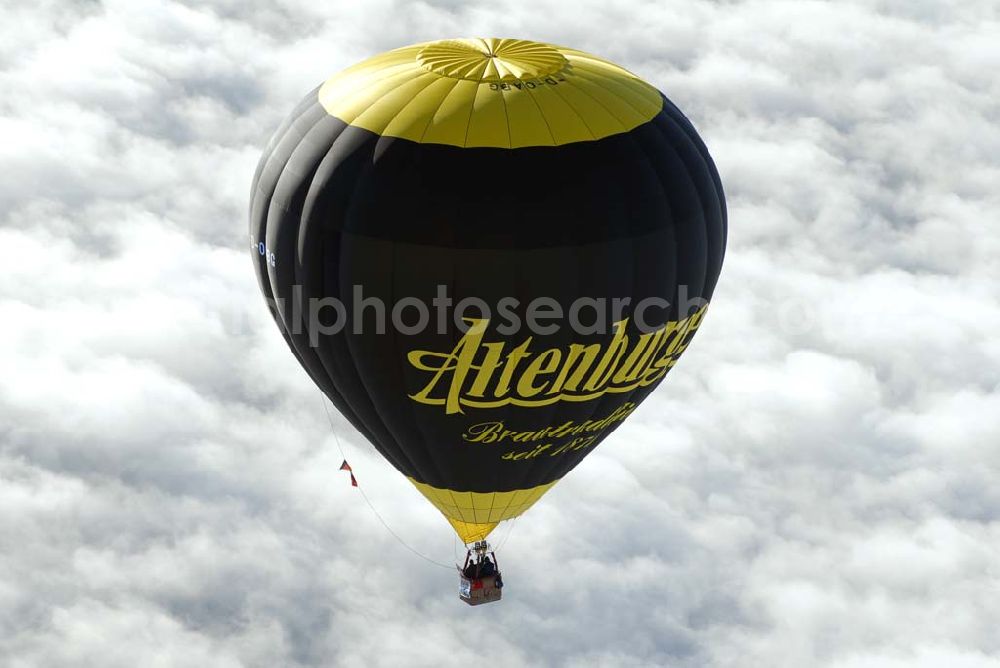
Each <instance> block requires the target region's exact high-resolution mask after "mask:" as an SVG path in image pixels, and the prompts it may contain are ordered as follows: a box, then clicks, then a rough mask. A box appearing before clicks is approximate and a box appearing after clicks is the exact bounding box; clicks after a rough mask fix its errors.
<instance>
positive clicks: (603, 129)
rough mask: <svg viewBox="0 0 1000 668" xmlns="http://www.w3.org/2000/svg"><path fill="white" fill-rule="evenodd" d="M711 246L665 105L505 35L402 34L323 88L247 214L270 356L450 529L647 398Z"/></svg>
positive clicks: (515, 499) (696, 299) (472, 533)
mask: <svg viewBox="0 0 1000 668" xmlns="http://www.w3.org/2000/svg"><path fill="white" fill-rule="evenodd" d="M725 242H726V210H725V201H724V197H723V192H722V187H721V184H720V181H719V176H718V173H717V172H716V169H715V166H714V164H713V162H712V160H711V158H710V157H709V154H708V151H707V150H706V148H705V146H704V144H703V143H702V141H701V139H700V138H699V137H698V134H697V132H695V130H694V128H693V126H692V125H691V123H690V122H689V121H688V120H687V119H686V118H685V117H684V116H683V114H681V112H680V111H679V110H678V109H677V108H676V107H675V106H674V105H673V104H672V103H671V102H670V101H669V100H667V99H666V98H665V97H664V96H663V95H662V94H661V93H660V92H659V91H657V90H656V89H655V88H654V87H652V86H650V85H649V84H647V83H645V82H644V81H642V80H641V79H639V78H638V77H636V76H635V75H633V74H631V73H630V72H628V71H626V70H624V69H622V68H620V67H618V66H616V65H614V64H612V63H609V62H607V61H605V60H602V59H600V58H598V57H596V56H592V55H589V54H586V53H583V52H580V51H576V50H573V49H568V48H563V47H557V46H552V45H548V44H541V43H537V42H529V41H524V40H511V39H468V40H443V41H438V42H430V43H425V44H418V45H414V46H410V47H405V48H401V49H396V50H394V51H390V52H388V53H385V54H382V55H379V56H376V57H374V58H371V59H369V60H367V61H364V62H362V63H360V64H358V65H355V66H354V67H351V68H349V69H347V70H345V71H344V72H341V73H340V74H338V75H336V76H334V77H333V78H331V79H330V80H328V81H326V82H325V83H324V84H322V85H321V86H319V87H318V88H317V89H316V90H314V91H313V92H311V93H310V94H309V95H307V96H306V98H305V99H304V100H303V101H302V102H301V103H300V104H299V106H298V107H297V108H296V109H295V110H294V111H293V112H292V114H291V115H290V116H289V117H288V119H287V120H286V121H285V122H284V124H283V125H282V126H281V128H280V129H279V130H278V132H277V133H276V134H275V135H274V137H273V138H272V140H271V142H270V143H269V145H268V147H267V149H266V150H265V152H264V155H263V157H262V158H261V160H260V164H259V166H258V169H257V173H256V175H255V177H254V181H253V195H252V204H251V211H250V243H251V247H252V253H253V256H254V259H255V266H256V271H257V277H258V279H259V283H260V287H261V290H262V292H263V294H264V296H265V298H266V300H267V301H268V304H269V305H270V307H271V311H272V313H273V315H274V318H275V321H276V322H277V324H278V327H279V328H280V330H281V332H282V334H283V335H284V336H285V339H286V340H287V342H288V345H289V347H290V348H291V350H292V352H293V353H294V354H295V356H296V357H297V359H298V360H299V362H300V363H301V364H302V366H303V367H304V368H305V370H306V371H307V372H308V373H309V375H310V377H311V378H312V380H313V381H314V382H315V383H316V384H317V385H318V386H319V387H320V388H321V389H322V391H323V392H324V393H325V394H326V395H327V396H328V397H329V398H330V400H331V401H332V402H333V403H334V404H335V405H336V407H337V408H338V409H339V410H340V411H341V413H343V414H344V416H345V417H346V418H347V419H348V420H349V421H350V422H351V423H352V424H353V425H354V426H355V427H356V428H357V429H358V430H359V431H360V432H361V433H362V434H364V435H365V437H367V438H368V439H369V440H370V441H371V442H372V444H373V445H374V446H375V448H376V449H377V450H378V451H379V452H380V453H381V454H382V455H383V456H384V457H385V458H386V459H387V460H388V461H389V462H390V463H391V464H392V465H393V466H394V467H396V468H397V469H398V470H399V471H400V472H402V473H403V474H404V475H405V476H407V477H408V478H409V479H410V481H411V482H413V484H414V485H416V487H417V489H419V490H420V491H421V492H422V493H423V494H424V496H426V497H427V499H429V500H430V501H431V503H433V504H434V505H435V506H436V507H437V508H438V509H439V510H440V511H441V512H442V513H443V514H444V515H445V517H446V518H447V519H448V520H449V521H450V522H451V524H452V526H453V527H454V528H455V530H456V531H457V532H458V534H459V536H461V538H462V539H463V541H465V542H471V541H474V540H479V539H482V538H485V536H486V535H487V534H488V533H489V532H490V531H491V530H492V529H493V527H494V526H496V524H497V523H498V522H500V521H502V520H505V519H510V518H512V517H515V516H517V515H519V514H521V513H523V512H524V511H525V510H527V509H528V508H529V507H530V506H531V505H532V504H534V503H535V502H536V501H537V500H538V499H539V497H541V495H542V494H544V493H545V492H546V491H547V490H548V489H550V488H551V486H552V485H553V484H555V483H556V482H557V481H558V480H559V479H560V478H562V477H563V476H564V475H566V474H567V473H568V472H569V471H570V470H571V469H573V467H575V466H576V465H577V464H578V463H579V462H580V461H581V460H582V459H583V458H584V457H585V456H586V455H587V454H588V453H590V452H592V451H593V450H594V448H595V447H596V446H597V445H598V444H599V443H600V442H601V441H602V440H603V439H604V438H606V437H607V436H608V434H610V433H611V432H612V431H613V430H614V429H615V428H616V427H618V426H619V425H620V424H622V421H623V420H625V419H626V418H627V417H628V416H629V414H631V413H632V412H633V411H634V410H635V407H636V406H637V405H638V404H639V403H640V402H642V400H643V399H644V398H645V397H646V396H648V395H649V393H650V392H652V391H653V389H654V388H655V387H656V386H657V384H658V383H659V382H660V381H661V380H662V379H663V377H664V376H665V375H666V374H667V373H668V372H669V371H670V369H671V368H672V367H673V366H674V364H675V363H676V361H677V359H678V358H679V357H680V355H681V354H682V353H683V352H684V350H685V349H686V347H687V346H688V344H689V342H690V340H691V338H692V337H693V336H694V334H695V332H696V331H697V329H698V328H699V326H700V325H701V323H702V321H703V318H704V315H705V309H706V308H707V305H708V302H709V300H710V299H711V297H712V293H713V290H714V288H715V284H716V281H717V279H718V275H719V271H720V269H721V266H722V259H723V254H724V249H725ZM559 316H561V317H559Z"/></svg>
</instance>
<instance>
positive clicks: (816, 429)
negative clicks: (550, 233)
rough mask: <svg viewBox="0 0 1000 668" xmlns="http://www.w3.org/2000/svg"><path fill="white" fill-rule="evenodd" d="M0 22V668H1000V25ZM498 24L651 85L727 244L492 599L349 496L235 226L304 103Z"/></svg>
mask: <svg viewBox="0 0 1000 668" xmlns="http://www.w3.org/2000/svg"><path fill="white" fill-rule="evenodd" d="M362 4H363V5H364V7H363V8H361V5H362ZM328 5H334V6H328ZM2 11H3V20H2V21H0V90H3V95H2V97H0V175H2V179H0V263H2V266H0V321H2V323H3V326H2V327H0V656H2V657H4V659H3V664H4V666H5V667H6V666H10V667H11V668H22V667H28V666H70V665H72V666H101V667H104V666H108V667H115V668H116V667H119V666H121V667H123V668H124V667H128V668H134V667H135V666H153V667H167V666H182V667H187V666H213V667H221V668H228V667H231V666H233V667H235V666H247V667H250V666H253V667H256V666H262V667H263V666H267V667H273V666H291V667H298V666H335V665H336V666H340V665H342V666H381V665H384V666H400V665H413V666H432V665H433V666H451V665H460V664H467V663H468V662H470V661H479V660H485V661H489V662H490V663H491V664H492V665H501V666H508V665H509V666H550V665H551V666H648V665H670V666H692V667H695V666H697V667H713V666H727V667H728V666H741V667H742V666H767V667H774V666H795V667H802V666H830V667H836V668H873V667H879V668H881V667H887V668H895V667H900V668H902V667H906V668H914V667H916V668H925V667H926V668H937V667H940V666H948V667H955V668H981V667H986V666H1000V634H998V633H997V631H996V626H997V621H998V620H1000V559H998V550H1000V522H998V519H1000V486H998V480H1000V477H998V474H1000V470H998V469H1000V448H998V444H1000V386H998V379H1000V373H998V372H1000V334H998V332H1000V225H998V222H1000V220H998V212H1000V189H998V188H997V184H998V183H1000V163H998V156H1000V78H998V77H997V76H996V73H997V71H1000V23H998V14H1000V10H998V8H997V6H996V4H995V3H992V2H989V1H982V2H975V1H972V0H969V1H965V2H926V1H916V2H914V1H910V0H905V1H904V0H898V1H894V0H884V1H882V2H859V3H849V2H838V3H820V2H802V1H796V2H746V3H731V2H698V1H693V0H685V1H684V2H679V1H677V2H674V1H672V0H670V1H667V0H659V1H657V2H648V3H644V2H636V1H623V2H614V3H609V2H606V1H602V2H591V1H584V2H574V3H569V2H567V1H566V0H561V1H556V0H531V1H530V2H528V1H525V2H516V3H508V4H507V5H506V6H502V5H501V4H500V3H486V2H457V1H453V2H441V3H432V2H410V3H404V2H399V3H394V2H388V1H377V0H376V1H373V2H367V3H316V2H305V1H303V0H293V1H290V2H285V3H282V4H280V5H274V4H270V3H264V2H242V1H240V2H238V1H236V0H218V1H216V2H209V3H194V2H190V3H177V2H155V1H150V0H118V1H114V2H106V3H102V4H98V3H93V2H80V3H75V4H73V3H69V2H65V1H62V2H41V3H39V2H36V1H32V2H28V1H21V0H13V1H12V0H6V1H5V2H4V4H3V10H2ZM491 35H495V36H511V37H522V38H528V39H540V40H544V41H551V42H555V43H560V44H566V45H570V46H573V47H575V48H580V49H584V50H589V51H593V52H595V53H597V54H600V55H602V56H604V57H607V58H609V59H612V60H615V61H618V62H620V63H621V64H623V65H625V66H626V67H628V68H629V69H631V70H633V71H634V72H636V73H638V74H640V75H641V76H643V77H644V78H646V79H647V80H649V81H650V82H651V83H653V84H655V85H656V86H658V87H659V88H660V89H662V90H663V91H664V92H665V93H666V94H667V95H668V96H669V97H670V98H671V99H672V100H673V101H674V102H676V103H677V104H678V105H679V106H680V107H681V108H682V109H683V110H684V111H685V112H686V113H687V114H688V115H689V117H690V118H691V119H692V120H693V121H694V123H695V124H696V126H697V127H698V128H699V130H700V132H701V134H702V136H703V138H704V139H705V141H706V143H707V144H708V146H709V148H710V149H711V151H712V154H713V156H714V158H715V160H716V163H717V164H718V167H719V170H720V172H721V174H722V177H723V181H724V183H725V186H726V191H727V195H728V201H729V209H730V237H729V239H730V241H729V249H728V253H727V258H726V265H725V267H724V269H723V274H722V279H721V282H720V284H719V287H718V290H717V292H716V298H715V300H714V302H713V307H712V312H711V314H710V315H709V317H708V318H707V319H706V323H705V325H704V327H702V331H701V333H700V334H699V336H698V338H697V340H696V342H695V343H694V345H693V346H692V347H691V349H690V350H689V351H688V352H687V353H686V354H685V357H684V360H683V361H682V362H681V363H680V364H679V365H678V367H677V369H676V370H675V372H674V373H672V374H671V375H670V377H669V378H668V379H667V381H666V382H665V383H664V384H663V385H662V386H661V387H660V389H659V390H658V391H657V392H656V393H655V395H654V396H652V397H651V398H650V399H649V400H648V401H647V402H646V403H645V404H643V406H642V407H641V408H640V410H639V411H638V412H637V413H636V414H635V415H634V416H633V417H632V419H631V420H630V421H629V422H627V423H626V425H625V426H623V427H622V428H621V429H619V430H618V431H617V432H615V434H614V435H613V436H612V437H611V438H609V439H608V440H607V441H606V442H605V444H604V445H602V446H601V447H600V448H599V449H598V450H597V451H596V452H595V453H594V454H593V455H592V456H590V457H589V458H588V459H587V460H586V461H585V462H584V463H583V464H582V465H581V466H580V467H579V468H578V469H577V470H576V471H574V473H573V475H571V476H569V477H568V478H567V479H566V480H564V481H563V482H562V483H560V484H559V485H558V486H557V487H556V488H555V490H554V491H552V492H551V493H550V494H548V495H547V496H546V498H545V499H544V500H543V501H542V502H541V503H539V504H538V505H537V506H536V507H535V508H534V509H532V511H531V512H530V513H529V514H528V515H526V516H525V517H523V518H521V519H520V520H518V521H517V522H516V524H514V526H513V530H512V532H511V533H510V534H509V539H508V540H507V542H506V544H505V545H504V549H503V551H502V553H501V565H502V566H503V568H504V574H505V580H506V582H507V584H508V588H507V589H506V590H505V598H504V601H503V602H502V603H501V604H498V605H491V606H484V607H482V608H477V609H470V608H467V607H466V606H464V605H462V604H461V603H460V602H459V601H458V600H457V597H456V585H457V582H456V577H455V575H454V573H452V572H448V571H447V570H444V569H442V568H439V567H438V566H435V565H433V564H430V563H427V562H425V561H422V560H420V559H419V558H417V557H415V556H413V555H411V554H410V553H409V552H407V551H406V550H405V549H404V548H403V547H402V546H400V545H399V544H398V543H397V542H396V541H395V539H393V538H392V536H391V535H389V534H388V533H387V532H386V531H385V529H384V528H383V527H382V525H381V524H380V523H379V522H378V520H377V519H376V517H375V516H374V515H373V514H372V512H371V511H370V510H369V508H368V507H367V506H366V505H365V504H364V502H363V500H362V499H361V498H360V496H359V494H358V492H357V490H354V489H352V488H351V487H350V485H349V483H348V482H347V480H345V479H344V478H343V474H339V473H338V472H337V470H336V469H337V466H338V465H339V464H340V458H341V455H340V452H339V450H338V448H337V444H336V443H335V441H334V440H333V438H332V436H331V430H330V426H329V424H328V423H327V421H326V415H325V413H324V410H323V406H322V404H321V399H320V395H319V394H318V392H317V391H316V390H315V388H314V387H313V386H312V384H311V383H310V382H309V380H308V378H307V377H306V375H305V373H303V372H302V370H301V369H300V368H299V366H298V365H297V364H296V363H295V361H294V359H293V358H292V356H291V354H290V353H289V352H288V350H287V349H286V347H285V345H284V342H283V341H282V340H281V339H280V336H279V335H278V332H277V330H276V328H275V327H274V325H273V324H272V323H271V322H270V320H269V317H268V316H267V315H266V311H265V309H264V307H263V304H262V301H261V299H260V296H259V294H258V292H257V287H256V284H255V280H254V277H253V272H252V268H251V263H250V260H249V258H248V257H247V253H246V249H245V246H246V243H245V238H246V237H245V225H246V207H247V196H248V192H249V184H250V178H251V176H252V173H253V168H254V166H255V164H256V160H257V157H258V155H259V152H260V150H261V148H262V147H263V144H264V142H265V141H266V139H267V137H268V135H269V133H270V132H271V131H272V130H273V129H274V128H275V127H276V126H277V124H278V123H279V122H280V120H281V119H282V118H283V116H284V115H285V114H286V113H288V111H290V110H291V108H292V107H293V106H294V104H295V103H296V102H297V101H298V100H299V99H300V98H301V96H302V95H304V94H305V93H306V92H307V91H308V90H310V89H311V88H312V87H313V86H315V85H316V84H317V83H319V82H320V81H322V80H323V79H325V78H326V77H327V76H329V75H330V74H332V73H334V72H336V71H337V70H339V69H340V68H342V67H344V66H346V65H349V64H351V63H352V62H354V61H357V60H359V59H361V58H364V57H366V56H369V55H372V54H374V53H377V52H379V51H383V50H385V49H389V48H393V47H396V46H402V45H405V44H408V43H412V42H418V41H422V40H429V39H436V38H441V37H452V36H491ZM336 424H337V427H338V430H339V432H340V433H341V434H342V440H343V445H344V448H345V450H346V452H347V455H348V458H349V459H350V460H351V462H352V464H353V465H354V468H355V470H356V472H357V475H358V478H359V480H360V481H361V484H362V485H363V486H364V488H365V490H366V492H367V493H368V495H369V497H370V498H371V500H372V503H373V504H374V506H375V507H376V508H377V509H378V511H379V512H380V513H381V515H382V516H383V517H384V518H385V520H386V522H387V523H388V524H389V525H390V526H391V527H393V529H394V530H395V531H396V532H397V533H399V534H400V535H401V536H402V537H403V538H404V539H405V540H406V541H407V542H408V543H410V544H411V545H413V546H414V547H415V548H416V549H418V550H419V551H421V552H423V553H424V554H426V555H428V556H429V557H431V558H432V559H435V560H437V561H441V562H446V563H447V562H450V561H453V560H454V549H455V544H454V541H453V539H452V537H451V531H450V528H449V527H448V525H447V524H446V523H445V521H444V520H443V518H441V516H440V515H439V514H438V513H437V511H436V510H434V509H433V508H432V507H430V505H429V504H426V503H422V498H421V497H420V496H419V494H418V493H417V492H416V491H415V490H414V489H413V488H412V487H411V486H410V485H409V483H407V482H406V481H405V480H404V479H403V478H402V476H400V475H399V474H397V473H396V472H395V471H394V470H392V469H391V467H389V466H388V465H387V464H385V463H384V462H382V461H381V460H380V459H378V458H377V457H376V456H375V455H374V454H373V451H372V449H371V447H370V446H368V445H366V444H364V443H363V442H362V440H361V439H360V437H358V436H357V435H356V434H355V433H353V432H351V431H350V430H349V429H348V427H347V425H346V423H345V422H343V421H342V420H340V419H339V418H337V422H336ZM507 535H508V534H507V529H506V528H501V529H500V530H498V537H499V538H500V539H503V538H504V537H505V536H507ZM560 562H568V563H565V564H563V565H562V566H559V565H560ZM557 566H559V567H558V568H556V567H557Z"/></svg>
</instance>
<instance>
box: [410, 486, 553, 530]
mask: <svg viewBox="0 0 1000 668" xmlns="http://www.w3.org/2000/svg"><path fill="white" fill-rule="evenodd" d="M407 479H408V480H409V481H410V482H411V483H413V486H414V487H416V488H417V490H419V491H420V493H421V494H423V495H424V497H426V498H427V500H428V501H430V502H431V503H432V504H434V507H435V508H437V509H438V510H439V511H441V514H442V515H444V516H445V519H447V520H448V522H449V523H450V524H451V526H452V527H453V528H454V529H455V533H457V534H458V537H459V538H461V539H462V542H464V543H474V542H476V541H478V540H485V539H486V537H487V536H488V535H489V534H490V532H491V531H493V529H494V528H495V527H496V525H497V524H499V523H500V522H502V521H503V520H509V519H513V518H515V517H517V516H518V515H521V514H522V513H524V512H525V511H526V510H528V508H530V507H531V506H533V505H535V502H536V501H538V499H540V498H542V495H544V494H545V492H547V491H549V489H551V488H552V486H553V485H555V484H556V483H557V482H559V481H558V480H553V481H552V482H549V483H546V484H544V485H538V486H536V487H530V488H528V489H514V490H510V491H507V492H462V491H457V490H452V489H442V488H440V487H433V486H432V485H428V484H426V483H422V482H418V481H416V480H415V479H413V478H409V477H408V478H407Z"/></svg>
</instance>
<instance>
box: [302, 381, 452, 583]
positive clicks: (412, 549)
mask: <svg viewBox="0 0 1000 668" xmlns="http://www.w3.org/2000/svg"><path fill="white" fill-rule="evenodd" d="M320 397H321V398H322V401H323V411H324V412H325V413H326V419H327V420H328V421H329V423H330V431H332V432H333V439H334V441H336V443H337V449H338V450H340V456H341V457H343V458H344V461H345V462H346V461H347V455H346V454H344V447H343V446H342V445H341V443H340V436H338V435H337V427H336V426H335V425H334V423H333V416H332V415H331V414H330V409H329V408H328V407H327V405H326V401H327V399H326V395H325V394H323V393H322V391H321V392H320ZM358 491H359V492H361V497H362V498H363V499H364V500H365V503H366V504H368V508H369V509H370V510H371V511H372V513H373V514H374V515H375V517H377V518H378V521H379V522H381V523H382V526H384V527H385V530H386V531H388V532H389V533H390V534H391V535H392V537H393V538H395V539H396V540H397V541H399V544H400V545H402V546H403V547H405V548H406V549H407V550H409V551H410V552H412V553H413V554H415V555H417V556H418V557H420V558H421V559H423V560H424V561H426V562H429V563H432V564H434V565H435V566H440V567H441V568H447V569H448V570H449V571H451V570H454V568H455V567H454V566H449V565H448V564H444V563H441V562H440V561H435V560H434V559H431V558H430V557H428V556H426V555H424V554H421V553H420V552H418V551H417V550H416V549H414V548H412V547H410V546H409V545H408V544H407V542H406V541H405V540H403V539H402V538H400V536H399V534H397V533H396V532H395V531H393V530H392V527H390V526H389V524H388V523H387V522H386V521H385V519H384V518H383V517H382V515H381V514H379V512H378V511H377V510H375V506H373V505H372V502H371V500H369V498H368V495H367V494H365V490H364V488H363V487H362V486H361V484H360V483H359V484H358ZM453 547H454V546H453Z"/></svg>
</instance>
